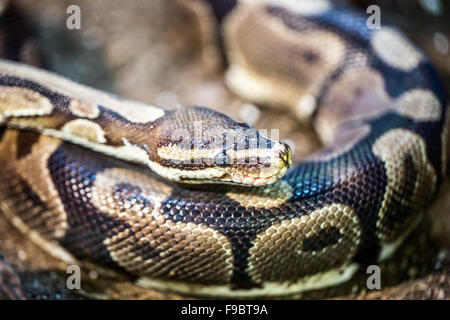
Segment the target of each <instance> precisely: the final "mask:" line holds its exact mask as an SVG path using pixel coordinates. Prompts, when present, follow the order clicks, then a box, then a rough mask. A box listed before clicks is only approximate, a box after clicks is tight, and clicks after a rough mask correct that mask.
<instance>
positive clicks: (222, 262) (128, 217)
mask: <svg viewBox="0 0 450 320" xmlns="http://www.w3.org/2000/svg"><path fill="white" fill-rule="evenodd" d="M124 183H125V184H126V185H124ZM124 189H126V190H127V193H126V194H124V191H123V190H124ZM171 191H172V188H171V187H169V186H168V185H167V184H164V183H161V182H159V181H158V180H156V179H153V178H150V177H148V176H145V175H140V174H138V173H137V172H135V171H131V170H126V169H122V168H114V169H106V170H104V171H103V172H102V173H101V174H99V175H97V178H96V181H95V185H94V186H93V187H92V200H91V201H92V202H93V204H94V205H95V206H96V207H97V208H98V209H99V210H100V211H101V212H103V213H105V214H108V215H110V216H111V217H113V218H118V219H120V220H121V221H123V225H129V226H130V228H125V229H124V230H123V231H120V232H118V233H117V234H116V235H114V236H112V237H110V238H108V239H106V240H105V241H104V244H105V245H106V246H107V248H108V250H109V252H110V255H111V258H112V259H113V260H114V261H116V262H117V263H118V264H119V265H120V266H121V267H123V268H125V269H126V270H128V271H129V272H132V273H133V274H136V275H139V276H147V277H151V278H166V279H172V280H185V281H190V282H194V283H196V282H198V283H207V282H211V281H213V282H215V283H227V282H229V280H230V279H231V276H232V270H233V257H232V253H231V244H230V243H229V241H228V240H227V238H226V237H225V236H223V235H221V234H220V233H219V232H217V231H216V230H213V229H211V228H209V227H207V226H204V225H198V224H194V223H181V222H174V221H171V220H169V219H167V218H166V217H165V216H164V215H161V214H160V213H159V208H160V205H161V202H162V201H164V200H165V199H166V198H167V197H168V196H169V195H170V193H171ZM130 192H132V193H133V192H134V193H135V195H139V197H129V195H130ZM137 198H140V199H146V200H145V201H143V202H142V201H141V202H139V201H137V200H136V199H137Z"/></svg>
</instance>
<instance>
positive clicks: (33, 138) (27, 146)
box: [17, 130, 40, 159]
mask: <svg viewBox="0 0 450 320" xmlns="http://www.w3.org/2000/svg"><path fill="white" fill-rule="evenodd" d="M39 136H40V135H39V134H38V133H35V132H32V131H25V130H20V131H19V135H18V137H17V159H21V158H23V157H25V156H26V155H28V154H29V153H30V152H31V149H32V148H33V145H34V144H35V143H36V142H38V141H39Z"/></svg>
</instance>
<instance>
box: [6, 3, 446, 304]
mask: <svg viewBox="0 0 450 320" xmlns="http://www.w3.org/2000/svg"><path fill="white" fill-rule="evenodd" d="M181 1H183V0H181ZM179 2H180V1H175V0H173V1H167V0H151V1H148V0H147V1H146V0H132V1H120V0H97V1H89V0H80V1H71V0H40V1H35V0H17V1H13V4H14V5H15V7H16V8H17V9H18V10H20V12H22V13H23V14H24V16H25V17H26V20H27V21H28V22H29V23H30V26H31V28H32V30H33V31H34V32H35V34H36V43H37V46H38V48H39V50H41V52H42V55H43V57H44V58H45V59H44V60H45V63H46V66H47V68H48V69H50V70H53V71H55V72H57V73H60V74H62V75H65V76H67V77H68V78H71V79H73V80H75V81H78V82H81V83H84V84H87V85H89V86H92V87H96V88H99V89H103V90H106V91H109V92H113V93H116V94H119V95H121V96H124V97H127V98H131V99H135V100H139V101H143V102H147V103H152V104H156V105H159V106H162V107H165V108H168V109H170V108H175V107H176V106H178V105H183V106H185V105H192V104H197V105H206V106H208V107H211V108H214V109H216V110H219V111H221V112H224V113H226V114H228V115H230V116H232V117H233V118H234V119H236V120H239V121H248V122H251V123H252V124H253V125H255V126H256V127H258V128H267V129H271V128H279V129H280V138H281V139H283V140H285V141H287V142H289V143H290V144H291V145H292V146H294V150H295V152H294V161H295V160H298V159H301V158H302V157H303V156H304V155H306V154H308V153H310V152H312V151H313V150H316V149H317V148H319V147H320V143H319V141H318V139H317V137H316V135H315V134H314V132H313V131H312V130H310V128H306V127H302V126H300V125H299V123H298V122H297V121H296V120H295V117H292V115H289V114H283V113H280V112H279V111H271V110H267V109H264V108H261V107H259V106H254V105H251V104H248V103H246V102H245V101H242V100H240V99H239V98H237V97H236V96H234V95H233V94H232V93H231V92H230V91H229V90H228V89H227V88H226V86H225V84H224V81H223V73H224V70H225V68H226V66H225V65H224V63H223V62H222V61H221V60H220V59H217V60H214V59H213V60H211V61H205V59H204V55H202V39H201V32H200V25H199V24H198V21H197V20H196V17H195V16H194V15H193V14H192V12H190V11H189V10H187V9H186V8H185V7H184V6H182V5H180V3H179ZM348 2H350V3H352V4H353V5H355V6H357V7H360V8H361V9H362V10H364V11H365V10H366V8H367V7H368V6H369V5H372V4H377V5H378V6H380V8H381V19H382V22H388V23H390V24H393V25H396V26H398V27H399V28H400V29H402V30H403V31H404V32H405V33H406V34H407V35H408V36H409V37H410V38H411V39H412V40H413V41H414V42H415V43H416V44H418V46H419V47H421V48H422V49H423V50H424V51H425V52H426V53H427V55H428V56H429V57H430V59H431V61H432V62H433V63H434V65H435V66H436V68H437V70H438V72H439V74H440V75H441V77H442V79H443V80H444V82H445V84H446V87H447V91H449V90H448V89H449V88H450V47H449V46H450V44H449V41H450V19H449V17H450V3H449V2H448V1H444V0H386V1H369V0H367V1H366V0H352V1H348ZM71 4H77V5H78V6H79V7H80V9H81V29H80V30H68V29H67V28H66V19H67V16H68V14H67V13H66V10H67V7H68V6H69V5H71ZM249 119H250V121H249ZM429 216H430V217H431V218H432V219H431V222H430V228H431V230H432V232H431V239H430V238H429V237H428V236H426V235H425V236H424V235H423V234H416V235H413V236H412V237H415V238H417V239H415V240H417V241H419V243H415V244H414V245H413V246H412V247H409V248H404V249H403V250H404V251H403V253H405V252H406V253H407V254H408V258H406V259H403V260H397V261H395V262H394V264H395V266H389V265H387V266H386V267H385V269H382V270H388V269H389V268H391V269H392V274H391V275H390V276H389V275H388V276H387V278H386V279H383V281H384V282H383V283H385V284H386V289H384V290H381V291H377V292H365V291H364V289H362V288H361V287H362V286H361V284H360V283H359V284H358V281H356V282H355V283H352V284H350V285H349V286H347V287H346V288H343V289H342V290H341V291H337V292H327V293H325V294H324V293H323V292H322V293H321V295H319V296H317V297H322V296H324V297H328V296H331V297H343V298H363V299H370V298H447V299H448V298H449V297H450V293H449V290H450V289H449V287H450V275H449V274H450V266H449V265H450V263H449V259H450V257H449V251H448V250H449V248H450V187H449V181H448V179H447V181H446V184H445V186H444V187H443V189H442V191H441V194H440V195H439V198H438V199H437V201H436V203H435V204H434V206H433V208H432V209H430V212H429ZM0 243H1V247H0V248H1V250H2V251H3V253H4V254H5V256H6V257H7V258H8V259H9V260H10V261H11V262H12V263H13V265H14V267H15V268H16V269H17V270H18V271H19V276H20V278H21V280H22V282H24V283H25V287H26V290H27V294H28V295H29V296H30V297H33V298H37V299H46V298H56V299H60V298H61V299H62V298H76V299H78V298H83V297H81V296H79V295H77V294H74V293H73V292H70V291H68V290H67V289H65V278H64V273H61V270H64V265H63V264H61V263H60V262H58V261H56V260H54V259H52V258H51V257H49V256H48V255H46V254H45V253H43V252H41V251H39V250H36V248H35V247H34V246H33V245H32V244H30V243H28V242H27V241H26V240H25V239H24V237H23V236H22V235H21V234H20V233H18V232H17V231H16V230H14V228H12V227H11V226H10V225H9V224H8V223H7V222H6V221H5V219H4V218H3V216H1V215H0ZM17 247H19V248H20V249H19V250H17ZM408 250H409V251H408ZM421 250H423V252H422V251H421ZM405 256H406V254H405ZM409 256H411V257H409ZM408 259H409V260H408ZM397 269H398V270H397ZM58 270H59V271H58ZM97 276H98V275H96V274H95V273H91V274H89V276H88V279H87V283H88V284H89V285H92V287H93V291H95V292H99V297H101V295H102V294H104V293H105V291H108V294H112V295H114V294H116V295H118V294H119V293H123V292H127V294H128V297H130V298H177V296H175V295H166V294H162V293H157V292H149V291H142V290H140V289H139V288H135V287H133V286H129V285H127V284H125V283H119V284H116V283H114V284H111V282H109V279H104V282H102V283H100V284H99V281H94V280H95V279H96V278H97ZM363 276H364V275H361V279H363ZM102 281H103V280H102ZM361 281H363V280H361ZM361 281H360V282H361ZM361 283H362V282H361ZM102 286H103V287H102ZM383 287H385V286H384V285H383ZM312 297H316V296H314V295H313V296H312Z"/></svg>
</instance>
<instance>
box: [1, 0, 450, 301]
mask: <svg viewBox="0 0 450 320" xmlns="http://www.w3.org/2000/svg"><path fill="white" fill-rule="evenodd" d="M185 4H186V3H185ZM189 5H192V6H193V8H194V9H193V10H195V11H196V12H197V13H199V14H204V17H203V20H205V21H206V20H209V21H215V22H214V23H215V24H216V27H218V28H219V30H220V32H219V34H220V36H221V41H222V43H223V49H224V52H225V54H226V59H227V63H228V70H227V72H226V82H227V85H228V87H229V88H230V89H231V90H232V91H233V92H235V93H236V94H237V95H239V96H241V97H243V98H245V99H247V100H249V101H251V102H253V103H258V104H263V105H273V106H275V105H277V106H283V107H284V108H285V110H287V111H286V112H292V113H293V114H295V115H296V116H297V117H298V118H299V121H301V122H303V123H305V122H310V123H312V124H313V126H314V128H315V129H316V131H317V133H318V135H319V136H320V138H321V140H322V142H323V144H324V148H322V149H320V150H319V151H317V152H315V153H313V154H311V155H310V156H308V157H307V158H305V159H304V160H302V161H301V162H299V163H295V164H294V165H292V166H291V160H290V159H291V152H290V149H289V147H288V146H287V145H286V144H284V143H282V142H278V141H276V140H272V139H270V138H268V137H266V136H264V135H262V134H260V133H259V132H258V131H256V130H255V129H253V128H252V127H251V126H249V125H248V124H245V123H238V122H235V121H233V120H232V119H230V118H228V117H226V116H224V115H222V114H220V113H217V112H215V111H211V110H210V109H207V108H205V107H198V106H195V107H190V108H181V109H175V110H170V111H167V110H163V109H161V108H159V107H157V106H152V105H144V104H142V103H138V102H133V101H129V100H125V99H122V98H119V97H115V96H112V95H110V94H106V93H103V92H100V91H97V90H94V89H90V88H87V87H85V86H82V85H79V84H76V83H74V82H72V81H70V80H67V79H65V78H63V77H60V76H57V75H55V74H52V73H50V72H47V71H44V70H41V69H37V68H34V67H30V66H26V65H24V64H21V63H16V62H11V61H7V60H2V61H1V62H0V123H2V127H1V129H0V176H1V177H2V179H0V209H1V211H2V212H3V213H4V214H5V215H6V216H7V217H8V219H9V220H10V221H11V222H12V223H13V224H14V225H15V226H16V227H18V228H19V229H20V230H21V231H23V232H24V233H25V234H27V235H28V236H29V237H30V239H31V240H33V241H34V242H35V243H37V244H38V245H39V246H40V247H42V248H43V249H45V250H47V251H49V252H50V253H51V254H53V255H54V256H57V257H58V258H60V259H62V260H64V261H66V262H68V263H78V264H80V263H81V264H82V263H88V264H90V265H94V266H96V267H98V268H99V270H113V271H114V272H116V273H117V274H122V275H126V276H128V277H130V279H132V280H133V281H135V282H136V283H137V284H139V285H141V286H147V287H151V288H156V289H161V290H169V291H176V292H181V293H186V294H193V295H200V296H219V297H223V296H229V297H266V296H281V295H287V294H292V293H296V292H301V291H305V290H313V289H319V288H324V287H329V286H333V285H337V284H339V283H342V282H344V281H347V280H348V279H350V278H351V277H352V275H353V274H354V273H355V271H356V270H357V269H358V265H360V264H362V263H374V262H377V261H382V260H384V259H387V258H389V256H391V255H392V254H393V252H394V251H395V250H396V248H397V247H398V246H399V245H400V244H401V242H402V240H403V239H404V238H405V237H406V236H407V235H408V233H409V232H410V231H411V230H412V229H413V228H414V227H415V226H416V225H417V223H418V221H420V219H421V217H422V214H423V210H424V209H425V208H426V207H427V205H428V204H429V203H430V201H431V200H432V199H433V197H434V195H435V194H436V192H437V190H438V187H439V185H440V183H441V181H442V178H443V177H444V176H445V174H446V172H445V170H446V166H445V163H446V161H447V152H448V150H447V148H446V143H447V140H446V135H447V133H446V123H447V109H446V105H447V100H446V99H447V98H446V94H445V90H444V88H443V85H442V83H441V82H440V80H439V78H438V76H437V73H436V71H435V70H434V68H433V67H432V65H431V64H430V62H429V61H428V60H427V59H426V57H425V56H424V54H423V53H422V51H420V50H419V49H418V48H417V47H416V46H415V45H413V44H412V43H411V42H410V41H409V40H408V39H407V38H406V37H405V36H404V35H403V34H402V33H401V32H400V31H398V30H397V29H395V28H393V27H390V26H382V27H381V28H380V29H375V30H370V29H369V28H368V27H367V26H366V18H367V16H365V15H364V14H362V13H360V12H359V11H357V10H356V9H354V8H351V7H349V6H347V5H344V4H337V3H333V2H329V1H325V0H314V1H306V0H305V1H289V0H265V1H254V0H246V1H236V0H234V1H230V0H228V1H224V0H211V1H200V0H198V1H191V2H190V4H189ZM199 126H200V127H201V128H200V129H199ZM198 130H200V131H201V133H200V134H199V132H198ZM224 137H225V138H224ZM114 158H119V159H121V160H119V159H114ZM124 160H126V161H124ZM132 162H137V164H135V163H132ZM141 164H145V165H147V166H149V167H150V169H151V170H148V168H146V167H145V166H142V165H141ZM289 167H290V168H289Z"/></svg>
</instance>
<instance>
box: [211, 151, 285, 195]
mask: <svg viewBox="0 0 450 320" xmlns="http://www.w3.org/2000/svg"><path fill="white" fill-rule="evenodd" d="M277 149H278V150H277ZM277 149H276V150H274V155H273V156H272V161H270V165H266V166H259V167H246V166H243V168H239V167H238V168H237V169H236V172H235V173H229V172H225V173H224V174H223V175H222V176H221V177H220V178H219V180H220V181H219V182H222V183H229V184H235V185H241V186H255V187H259V186H266V185H270V184H273V183H275V182H277V181H278V180H279V179H280V178H282V177H283V176H284V175H285V174H286V172H287V170H288V169H289V168H290V167H291V166H292V152H291V149H290V147H289V146H288V145H287V144H286V143H283V142H280V143H279V146H278V148H277Z"/></svg>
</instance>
